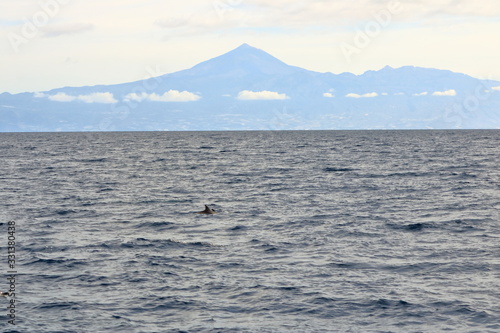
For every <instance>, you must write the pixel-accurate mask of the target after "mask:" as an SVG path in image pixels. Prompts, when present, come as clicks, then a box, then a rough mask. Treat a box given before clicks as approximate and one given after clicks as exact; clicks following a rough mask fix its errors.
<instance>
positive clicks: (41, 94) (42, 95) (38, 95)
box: [33, 92, 47, 98]
mask: <svg viewBox="0 0 500 333" xmlns="http://www.w3.org/2000/svg"><path fill="white" fill-rule="evenodd" d="M33 97H35V98H43V97H47V95H45V94H44V93H41V92H35V93H33Z"/></svg>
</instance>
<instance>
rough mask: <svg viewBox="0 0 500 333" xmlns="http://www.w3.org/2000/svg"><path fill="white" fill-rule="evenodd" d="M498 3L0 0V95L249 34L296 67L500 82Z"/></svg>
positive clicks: (127, 67) (250, 40) (123, 71)
mask: <svg viewBox="0 0 500 333" xmlns="http://www.w3.org/2000/svg"><path fill="white" fill-rule="evenodd" d="M499 31H500V1H498V0H481V1H478V0H408V1H405V0H351V1H346V0H342V1H340V0H273V1H269V0H183V1H166V0H156V1H144V0H140V1H139V0H120V1H118V0H99V1H97V0H16V1H12V0H0V93H1V92H10V93H20V92H43V91H47V90H50V89H54V88H60V87H65V86H85V85H97V84H117V83H125V82H131V81H136V80H142V79H144V78H148V77H152V76H158V75H162V74H166V73H171V72H175V71H178V70H182V69H186V68H190V67H192V66H194V65H196V64H198V63H200V62H202V61H205V60H208V59H210V58H213V57H216V56H218V55H221V54H223V53H226V52H228V51H230V50H232V49H234V48H236V47H238V46H239V45H241V44H243V43H247V44H249V45H251V46H254V47H257V48H259V49H262V50H264V51H266V52H268V53H270V54H271V55H273V56H275V57H277V58H278V59H280V60H282V61H284V62H285V63H287V64H289V65H294V66H299V67H302V68H305V69H309V70H314V71H318V72H332V73H336V74H338V73H342V72H351V73H354V74H362V73H363V72H365V71H367V70H378V69H381V68H383V67H385V66H386V65H389V66H392V67H395V68H397V67H401V66H406V65H413V66H420V67H430V68H438V69H447V70H452V71H455V72H460V73H465V74H468V75H471V76H474V77H476V78H481V79H494V80H500V66H498V62H499V60H500V57H499V56H500V42H499V38H498V32H499Z"/></svg>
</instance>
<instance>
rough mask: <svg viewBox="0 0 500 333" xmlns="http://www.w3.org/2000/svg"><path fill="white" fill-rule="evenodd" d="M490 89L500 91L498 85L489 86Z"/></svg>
mask: <svg viewBox="0 0 500 333" xmlns="http://www.w3.org/2000/svg"><path fill="white" fill-rule="evenodd" d="M491 89H492V90H496V91H500V86H498V87H491Z"/></svg>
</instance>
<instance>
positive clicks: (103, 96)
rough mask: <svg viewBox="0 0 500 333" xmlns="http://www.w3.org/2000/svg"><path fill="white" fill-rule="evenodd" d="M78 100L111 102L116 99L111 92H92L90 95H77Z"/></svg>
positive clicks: (114, 101)
mask: <svg viewBox="0 0 500 333" xmlns="http://www.w3.org/2000/svg"><path fill="white" fill-rule="evenodd" d="M77 99H78V100H80V101H83V102H85V103H104V104H113V103H117V102H118V101H117V100H116V99H115V98H114V97H113V94H112V93H110V92H104V93H93V94H90V95H79V96H78V97H77Z"/></svg>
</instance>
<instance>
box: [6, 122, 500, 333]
mask: <svg viewBox="0 0 500 333" xmlns="http://www.w3.org/2000/svg"><path fill="white" fill-rule="evenodd" d="M499 146H500V131H495V130H491V131H317V132H316V131H313V132H271V131H270V132H198V133H193V132H177V133H173V132H172V133H168V132H150V133H138V132H135V133H12V134H8V133H4V134H0V154H1V155H0V156H1V160H0V189H1V190H0V208H1V210H0V222H1V223H2V225H1V226H2V229H1V230H4V231H3V233H4V236H1V235H0V239H3V241H0V246H1V251H2V253H4V258H5V259H4V260H3V262H4V263H3V264H0V269H1V270H2V272H4V275H3V276H4V277H5V276H6V275H7V274H6V273H5V272H6V271H7V270H8V267H7V258H6V247H7V236H8V235H7V226H8V225H7V222H8V221H11V220H13V221H15V222H16V251H17V253H16V254H17V257H16V269H17V272H18V274H17V277H16V298H15V299H16V302H17V303H16V304H17V307H16V324H17V325H16V326H13V325H11V324H8V322H7V320H8V318H9V317H8V316H7V309H6V306H7V305H8V302H9V300H10V298H9V297H7V298H5V299H0V302H3V303H4V304H5V307H4V309H5V310H0V328H1V329H3V331H4V332H13V331H16V330H17V331H19V332H499V331H500V214H499V209H500V171H499V164H500V148H499ZM204 204H209V205H211V207H213V208H214V209H216V210H218V211H220V213H219V214H215V215H198V214H194V213H195V212H197V211H200V210H202V209H203V208H204V206H203V205H204ZM8 288H9V286H8V281H7V280H6V279H5V280H4V282H2V283H0V290H6V289H8Z"/></svg>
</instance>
